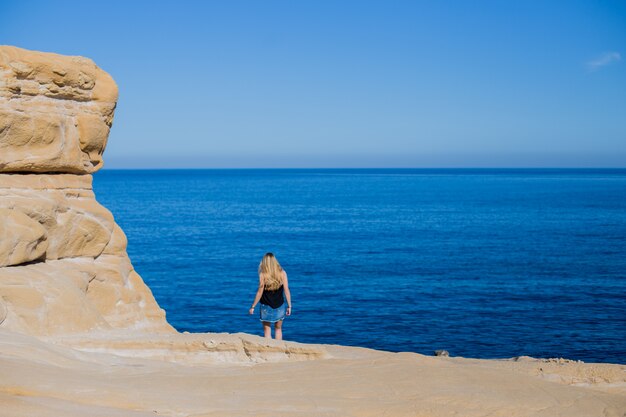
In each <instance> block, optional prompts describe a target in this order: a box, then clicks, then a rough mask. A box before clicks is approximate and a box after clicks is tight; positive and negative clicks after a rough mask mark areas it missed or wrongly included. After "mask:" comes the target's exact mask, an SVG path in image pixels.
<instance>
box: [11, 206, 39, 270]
mask: <svg viewBox="0 0 626 417" xmlns="http://www.w3.org/2000/svg"><path fill="white" fill-rule="evenodd" d="M0 219H2V221H1V222H0V266H8V265H19V264H22V263H25V262H29V261H34V260H35V259H39V258H41V256H42V255H43V254H44V253H45V252H46V249H47V248H48V241H47V238H46V229H44V227H43V226H42V225H41V224H39V223H38V222H37V221H35V220H33V219H31V218H30V217H28V216H27V215H25V214H24V213H22V212H21V211H18V210H9V209H1V208H0Z"/></svg>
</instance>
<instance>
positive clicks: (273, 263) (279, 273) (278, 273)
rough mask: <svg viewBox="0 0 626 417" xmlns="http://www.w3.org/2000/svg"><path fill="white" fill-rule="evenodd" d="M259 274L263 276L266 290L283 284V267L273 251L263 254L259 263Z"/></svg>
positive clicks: (275, 288)
mask: <svg viewBox="0 0 626 417" xmlns="http://www.w3.org/2000/svg"><path fill="white" fill-rule="evenodd" d="M259 275H262V276H263V279H264V287H265V289H267V290H277V289H278V288H280V286H281V285H283V268H282V267H281V266H280V264H279V263H278V259H276V257H275V256H274V254H273V253H271V252H268V253H266V254H265V255H263V259H261V263H260V264H259Z"/></svg>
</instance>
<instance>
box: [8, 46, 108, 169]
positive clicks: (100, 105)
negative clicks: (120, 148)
mask: <svg viewBox="0 0 626 417" xmlns="http://www.w3.org/2000/svg"><path fill="white" fill-rule="evenodd" d="M116 102H117V86H116V85H115V82H114V81H113V79H112V78H111V77H110V76H109V75H108V74H107V73H106V72H104V71H102V70H101V69H100V68H98V67H97V66H96V65H95V64H94V63H93V61H91V60H90V59H87V58H82V57H66V56H61V55H56V54H48V53H41V52H31V51H26V50H24V49H19V48H14V47H10V46H1V47H0V172H54V173H58V172H68V173H74V174H89V173H92V172H95V171H96V170H98V169H99V168H100V167H101V166H102V152H104V147H105V145H106V141H107V137H108V135H109V129H110V127H111V123H112V122H113V111H114V110H115V103H116Z"/></svg>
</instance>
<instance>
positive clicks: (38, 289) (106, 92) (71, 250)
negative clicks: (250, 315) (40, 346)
mask: <svg viewBox="0 0 626 417" xmlns="http://www.w3.org/2000/svg"><path fill="white" fill-rule="evenodd" d="M116 100H117V87H116V85H115V83H114V82H113V80H112V79H111V77H110V76H109V75H108V74H107V73H105V72H104V71H102V70H101V69H99V68H98V67H97V66H96V65H95V64H94V63H93V62H92V61H91V60H89V59H86V58H81V57H64V56H60V55H56V54H48V53H41V52H32V51H26V50H23V49H19V48H14V47H7V46H0V327H4V328H7V329H11V330H16V331H21V332H25V333H29V334H34V335H55V334H56V335H58V334H70V333H77V332H85V331H90V330H94V329H113V328H123V329H142V330H149V331H164V332H169V331H173V329H172V327H171V326H170V325H169V324H167V322H166V320H165V313H164V311H163V310H162V309H161V308H159V306H158V304H157V303H156V301H155V300H154V297H153V296H152V293H151V292H150V289H149V288H148V287H147V286H146V285H145V284H144V282H143V280H142V279H141V277H140V276H139V275H138V274H137V273H136V272H135V271H134V269H133V266H132V264H131V262H130V260H129V259H128V255H127V253H126V236H125V235H124V232H123V231H122V230H121V229H120V227H119V226H118V225H117V224H116V223H115V221H114V219H113V215H112V214H111V213H110V212H109V211H108V210H107V209H106V208H104V207H103V206H101V205H100V204H99V203H98V202H97V201H96V199H95V195H94V193H93V190H92V177H91V175H90V173H92V172H94V171H96V170H97V169H99V168H100V166H101V165H102V153H103V151H104V148H105V145H106V141H107V138H108V134H109V129H110V127H111V123H112V121H113V111H114V109H115V104H116Z"/></svg>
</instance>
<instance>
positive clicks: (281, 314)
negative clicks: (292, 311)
mask: <svg viewBox="0 0 626 417" xmlns="http://www.w3.org/2000/svg"><path fill="white" fill-rule="evenodd" d="M259 305H260V306H261V308H260V309H259V313H260V315H261V319H260V320H261V321H268V322H270V323H276V322H277V321H281V320H282V319H284V318H285V314H286V313H287V303H283V304H282V305H281V306H280V307H278V308H272V307H270V306H268V305H266V304H259Z"/></svg>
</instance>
